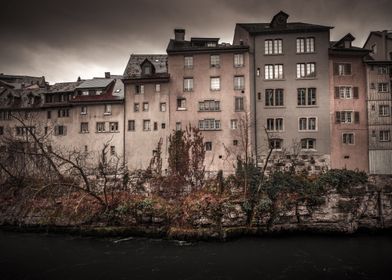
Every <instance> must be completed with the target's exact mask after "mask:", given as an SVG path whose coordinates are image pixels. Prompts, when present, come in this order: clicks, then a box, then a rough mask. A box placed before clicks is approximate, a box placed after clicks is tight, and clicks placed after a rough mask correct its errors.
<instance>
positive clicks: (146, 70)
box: [143, 65, 151, 75]
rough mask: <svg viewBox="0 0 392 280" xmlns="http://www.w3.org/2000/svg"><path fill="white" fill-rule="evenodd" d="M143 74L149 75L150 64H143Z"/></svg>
mask: <svg viewBox="0 0 392 280" xmlns="http://www.w3.org/2000/svg"><path fill="white" fill-rule="evenodd" d="M143 74H144V75H151V66H150V65H145V66H144V67H143Z"/></svg>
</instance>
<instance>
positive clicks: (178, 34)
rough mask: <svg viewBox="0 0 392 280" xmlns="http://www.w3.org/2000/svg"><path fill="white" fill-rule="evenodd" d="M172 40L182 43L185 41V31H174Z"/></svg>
mask: <svg viewBox="0 0 392 280" xmlns="http://www.w3.org/2000/svg"><path fill="white" fill-rule="evenodd" d="M174 40H176V41H184V40H185V29H174Z"/></svg>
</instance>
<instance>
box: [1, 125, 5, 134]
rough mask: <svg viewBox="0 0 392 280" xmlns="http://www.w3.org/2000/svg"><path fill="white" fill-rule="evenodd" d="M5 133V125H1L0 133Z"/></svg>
mask: <svg viewBox="0 0 392 280" xmlns="http://www.w3.org/2000/svg"><path fill="white" fill-rule="evenodd" d="M3 134H4V127H3V126H0V135H3Z"/></svg>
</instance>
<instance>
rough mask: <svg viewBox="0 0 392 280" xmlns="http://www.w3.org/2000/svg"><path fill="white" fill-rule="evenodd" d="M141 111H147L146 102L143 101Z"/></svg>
mask: <svg viewBox="0 0 392 280" xmlns="http://www.w3.org/2000/svg"><path fill="white" fill-rule="evenodd" d="M143 112H148V102H143Z"/></svg>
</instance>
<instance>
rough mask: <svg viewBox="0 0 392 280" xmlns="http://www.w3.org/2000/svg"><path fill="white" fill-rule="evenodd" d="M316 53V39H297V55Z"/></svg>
mask: <svg viewBox="0 0 392 280" xmlns="http://www.w3.org/2000/svg"><path fill="white" fill-rule="evenodd" d="M313 52H315V38H314V37H307V38H297V53H313Z"/></svg>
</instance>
